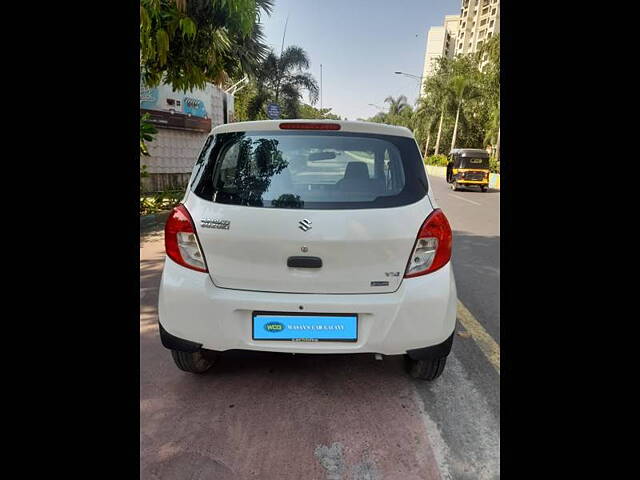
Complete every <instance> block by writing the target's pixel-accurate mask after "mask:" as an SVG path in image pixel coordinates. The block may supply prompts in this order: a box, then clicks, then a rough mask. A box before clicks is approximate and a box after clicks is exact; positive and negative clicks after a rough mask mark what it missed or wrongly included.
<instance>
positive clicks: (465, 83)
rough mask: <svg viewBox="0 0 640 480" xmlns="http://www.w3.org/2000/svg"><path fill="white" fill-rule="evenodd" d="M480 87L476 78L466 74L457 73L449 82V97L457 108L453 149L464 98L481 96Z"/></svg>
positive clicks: (452, 139)
mask: <svg viewBox="0 0 640 480" xmlns="http://www.w3.org/2000/svg"><path fill="white" fill-rule="evenodd" d="M480 94H481V93H480V91H479V89H478V88H477V87H476V86H475V80H474V78H472V77H470V76H466V75H456V76H455V77H453V78H452V79H451V81H450V83H449V99H450V100H451V101H452V102H453V106H454V107H455V110H456V121H455V124H454V127H453V136H452V137H451V150H453V149H454V148H455V145H456V137H457V134H458V122H459V120H460V110H461V109H462V102H463V101H464V100H472V99H474V98H478V97H479V96H480Z"/></svg>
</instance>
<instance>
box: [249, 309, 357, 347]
mask: <svg viewBox="0 0 640 480" xmlns="http://www.w3.org/2000/svg"><path fill="white" fill-rule="evenodd" d="M252 327H253V339H254V340H287V341H290V342H355V341H357V340H358V316H357V315H356V314H338V313H332V314H329V315H324V314H321V313H305V314H299V313H293V314H292V313H274V312H254V313H253V325H252Z"/></svg>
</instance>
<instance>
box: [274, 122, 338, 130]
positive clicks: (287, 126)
mask: <svg viewBox="0 0 640 480" xmlns="http://www.w3.org/2000/svg"><path fill="white" fill-rule="evenodd" d="M280 129H281V130H340V124H338V123H306V122H286V123H281V124H280Z"/></svg>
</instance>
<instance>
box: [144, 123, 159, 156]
mask: <svg viewBox="0 0 640 480" xmlns="http://www.w3.org/2000/svg"><path fill="white" fill-rule="evenodd" d="M149 117H150V115H149V114H148V113H145V114H144V115H142V116H141V117H140V154H141V155H145V156H149V150H148V149H147V144H146V142H151V141H152V140H153V135H155V134H156V133H158V129H157V128H156V127H154V126H153V124H152V123H150V122H149Z"/></svg>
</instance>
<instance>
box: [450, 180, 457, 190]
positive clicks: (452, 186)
mask: <svg viewBox="0 0 640 480" xmlns="http://www.w3.org/2000/svg"><path fill="white" fill-rule="evenodd" d="M451 190H453V191H454V192H457V191H458V182H456V181H455V180H454V181H453V182H451Z"/></svg>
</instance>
